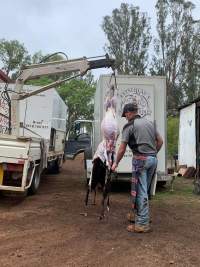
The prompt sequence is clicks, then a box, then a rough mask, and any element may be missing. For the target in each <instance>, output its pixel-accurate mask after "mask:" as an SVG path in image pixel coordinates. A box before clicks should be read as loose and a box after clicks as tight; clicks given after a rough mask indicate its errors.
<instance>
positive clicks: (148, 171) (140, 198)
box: [132, 156, 157, 225]
mask: <svg viewBox="0 0 200 267" xmlns="http://www.w3.org/2000/svg"><path fill="white" fill-rule="evenodd" d="M156 167H157V158H156V157H152V156H145V157H144V158H138V157H133V177H135V178H133V180H132V192H133V190H134V189H135V191H136V195H135V209H136V216H135V224H138V225H147V224H149V200H148V191H149V189H150V185H151V181H152V178H153V175H154V173H155V170H156ZM135 180H136V184H135V183H134V182H133V181H135ZM133 195H134V194H133Z"/></svg>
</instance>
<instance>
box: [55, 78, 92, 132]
mask: <svg viewBox="0 0 200 267" xmlns="http://www.w3.org/2000/svg"><path fill="white" fill-rule="evenodd" d="M58 92H59V94H60V95H61V97H62V98H63V100H64V101H65V102H66V103H67V106H68V123H67V127H68V129H67V130H69V128H70V127H71V125H72V123H73V122H74V121H75V120H77V119H93V110H94V103H93V97H94V93H95V84H94V83H91V82H90V83H88V81H87V80H71V81H70V82H68V83H66V84H64V85H62V86H60V88H59V90H58Z"/></svg>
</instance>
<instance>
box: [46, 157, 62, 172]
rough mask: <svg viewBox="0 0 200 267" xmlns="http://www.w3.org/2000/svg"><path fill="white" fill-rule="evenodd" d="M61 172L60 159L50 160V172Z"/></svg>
mask: <svg viewBox="0 0 200 267" xmlns="http://www.w3.org/2000/svg"><path fill="white" fill-rule="evenodd" d="M59 172H60V164H59V159H56V160H53V161H50V162H49V163H48V173H50V174H58V173H59Z"/></svg>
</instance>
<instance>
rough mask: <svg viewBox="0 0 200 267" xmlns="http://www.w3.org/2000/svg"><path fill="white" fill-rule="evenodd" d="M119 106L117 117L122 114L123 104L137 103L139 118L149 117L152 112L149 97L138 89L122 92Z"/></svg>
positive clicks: (128, 89)
mask: <svg viewBox="0 0 200 267" xmlns="http://www.w3.org/2000/svg"><path fill="white" fill-rule="evenodd" d="M120 99H121V104H120V106H119V116H121V114H122V110H123V107H124V105H125V104H128V103H137V104H138V114H139V115H140V116H141V117H145V116H147V115H148V116H151V114H152V110H151V109H150V101H151V95H150V94H148V92H146V91H145V90H143V89H140V88H127V89H124V90H122V92H121V95H120Z"/></svg>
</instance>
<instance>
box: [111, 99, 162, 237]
mask: <svg viewBox="0 0 200 267" xmlns="http://www.w3.org/2000/svg"><path fill="white" fill-rule="evenodd" d="M122 117H126V119H127V120H128V123H127V124H126V125H125V126H124V128H123V130H122V139H121V144H120V147H119V149H118V152H117V156H116V161H115V162H114V164H113V165H112V171H115V169H116V168H117V166H118V163H119V162H120V160H121V159H122V157H123V155H124V153H125V151H126V146H127V144H128V146H129V147H130V149H131V150H132V152H133V161H132V171H133V175H132V182H131V197H132V210H133V212H135V224H130V225H128V227H127V230H128V231H129V232H137V233H146V232H149V231H150V226H149V202H148V191H149V188H150V185H151V181H152V178H153V175H154V173H155V170H156V167H157V158H156V155H157V152H158V151H159V150H160V148H161V147H162V144H163V140H162V137H161V136H160V134H159V133H158V132H157V130H156V126H155V123H153V122H151V121H149V120H147V119H145V118H142V117H140V116H139V115H138V107H137V104H134V103H129V104H126V105H125V106H124V109H123V113H122ZM129 217H130V215H129Z"/></svg>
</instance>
